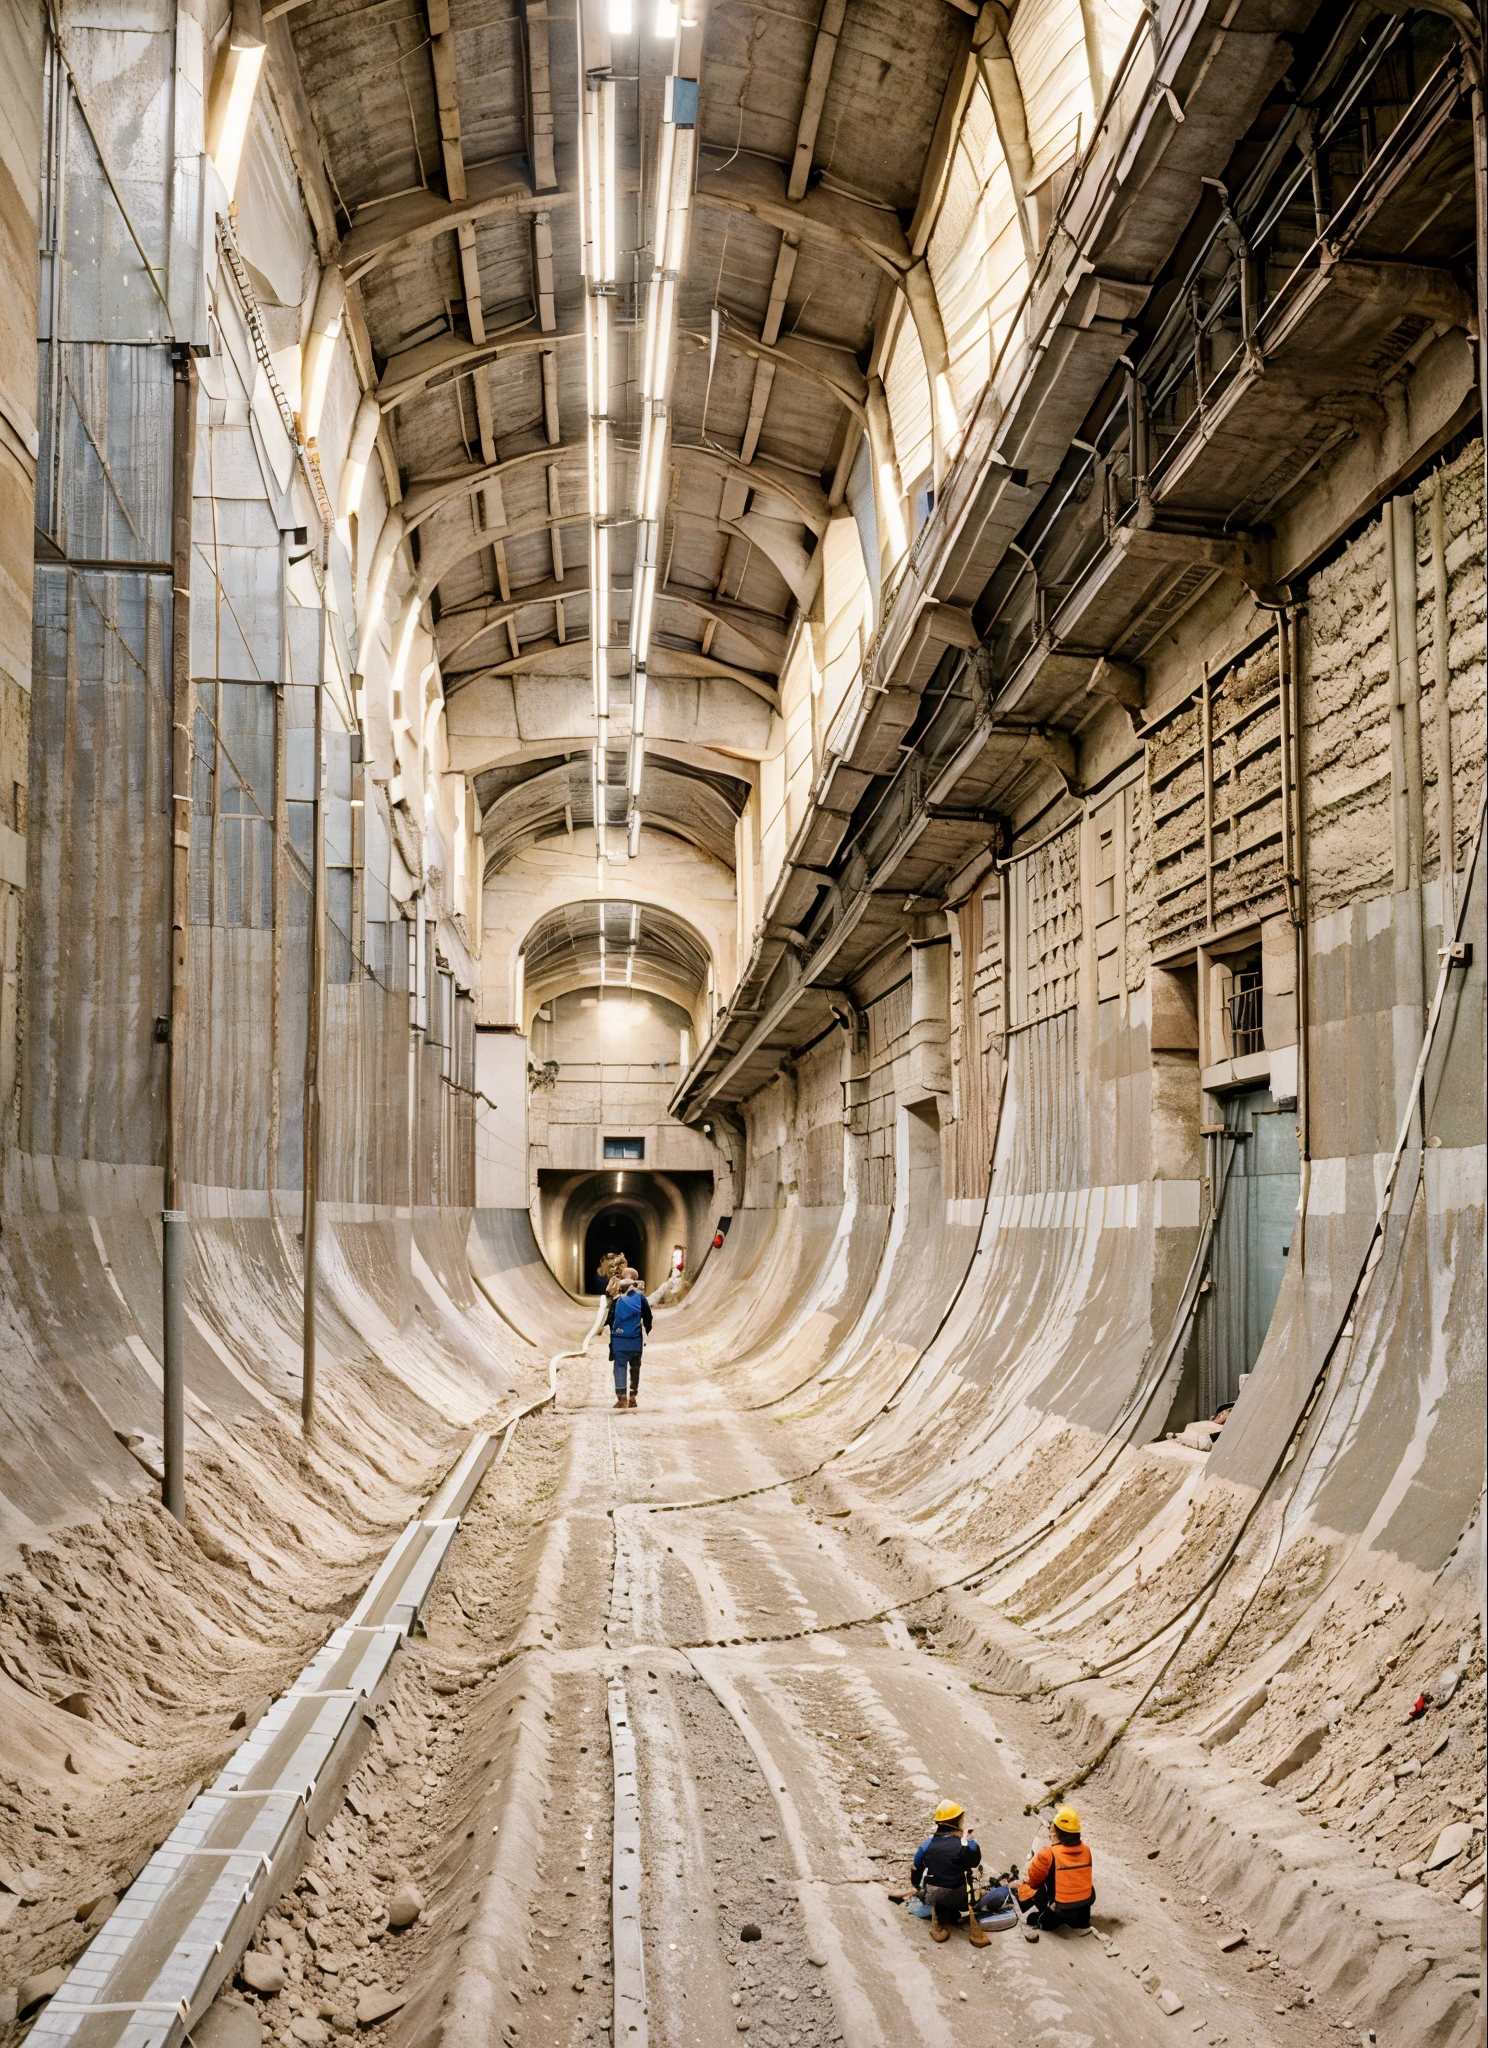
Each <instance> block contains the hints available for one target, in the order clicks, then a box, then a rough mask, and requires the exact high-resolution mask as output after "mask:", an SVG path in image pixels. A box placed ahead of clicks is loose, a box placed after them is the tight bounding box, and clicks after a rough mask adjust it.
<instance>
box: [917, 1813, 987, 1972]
mask: <svg viewBox="0 0 1488 2048" xmlns="http://www.w3.org/2000/svg"><path fill="white" fill-rule="evenodd" d="M965 1819H966V1809H965V1808H964V1807H963V1806H961V1805H959V1804H958V1802H957V1801H956V1800H954V1799H943V1800H942V1801H941V1803H940V1805H939V1806H937V1807H936V1809H935V1833H934V1834H933V1835H927V1836H926V1837H925V1840H924V1841H923V1842H921V1844H920V1846H919V1848H918V1849H916V1851H915V1859H914V1868H913V1872H912V1875H913V1878H914V1885H915V1889H916V1891H918V1892H919V1893H920V1894H921V1896H922V1897H923V1898H924V1900H925V1903H926V1904H927V1905H928V1906H929V1908H930V1939H931V1940H932V1941H949V1939H950V1932H951V1929H952V1928H953V1927H955V1926H956V1925H958V1923H959V1922H960V1919H961V1915H962V1914H963V1913H964V1914H965V1915H966V1932H967V1934H968V1936H969V1937H970V1940H971V1945H972V1947H973V1948H984V1947H985V1946H986V1944H987V1943H988V1942H989V1941H990V1940H991V1939H992V1937H991V1935H989V1934H987V1933H985V1932H984V1931H983V1930H982V1928H980V1927H979V1926H978V1925H977V1917H976V1900H975V1895H974V1891H973V1887H974V1884H975V1874H976V1872H977V1871H978V1870H980V1869H981V1866H982V1852H981V1850H980V1849H979V1848H978V1847H977V1844H976V1839H975V1837H974V1836H973V1835H972V1833H971V1831H970V1829H967V1830H966V1832H965V1833H963V1832H962V1824H963V1822H964V1821H965Z"/></svg>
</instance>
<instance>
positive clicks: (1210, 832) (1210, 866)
mask: <svg viewBox="0 0 1488 2048" xmlns="http://www.w3.org/2000/svg"><path fill="white" fill-rule="evenodd" d="M1199 725H1200V735H1201V744H1202V746H1203V749H1204V921H1205V926H1206V929H1207V930H1209V931H1211V932H1212V931H1213V929H1214V706H1213V703H1212V701H1211V699H1210V695H1209V664H1208V662H1207V661H1206V662H1205V663H1204V680H1203V689H1202V694H1201V696H1200V699H1199Z"/></svg>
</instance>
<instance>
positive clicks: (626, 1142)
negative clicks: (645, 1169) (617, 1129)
mask: <svg viewBox="0 0 1488 2048" xmlns="http://www.w3.org/2000/svg"><path fill="white" fill-rule="evenodd" d="M604 1156H605V1158H606V1159H644V1158H645V1156H646V1141H645V1139H644V1138H606V1139H605V1141H604Z"/></svg>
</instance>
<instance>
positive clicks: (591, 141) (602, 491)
mask: <svg viewBox="0 0 1488 2048" xmlns="http://www.w3.org/2000/svg"><path fill="white" fill-rule="evenodd" d="M622 14H623V17H624V18H623V22H622V19H621V17H622ZM630 27H631V0H584V4H583V5H581V7H580V9H579V57H580V67H581V68H580V77H581V79H582V95H581V114H580V119H579V157H580V165H581V170H580V178H579V199H580V208H581V216H580V236H581V240H582V244H583V252H584V369H585V391H586V404H587V412H588V428H587V437H588V482H589V581H590V592H589V643H590V650H591V654H592V660H593V677H594V763H593V777H592V784H591V787H592V790H593V797H594V854H595V862H596V868H597V873H598V877H599V886H600V887H601V888H603V886H604V862H605V857H606V847H605V827H606V822H607V821H606V815H605V814H606V808H607V790H608V786H609V737H610V730H609V728H610V621H611V594H610V531H609V520H610V514H611V487H610V465H611V458H612V453H613V450H612V445H611V427H610V355H611V343H612V338H613V334H612V329H613V305H614V297H615V277H616V260H617V234H616V215H617V207H618V197H619V187H618V179H617V170H616V161H615V156H616V151H615V143H616V122H617V108H616V104H615V80H614V77H613V75H612V72H611V69H610V36H611V34H612V33H615V34H627V33H629V29H630Z"/></svg>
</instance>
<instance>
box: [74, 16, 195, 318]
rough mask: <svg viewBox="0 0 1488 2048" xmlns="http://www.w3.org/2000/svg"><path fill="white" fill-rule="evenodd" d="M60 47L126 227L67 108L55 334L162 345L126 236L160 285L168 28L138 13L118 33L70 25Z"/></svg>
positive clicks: (165, 221)
mask: <svg viewBox="0 0 1488 2048" xmlns="http://www.w3.org/2000/svg"><path fill="white" fill-rule="evenodd" d="M150 12H154V10H150ZM67 48H68V58H69V61H70V62H71V65H72V68H73V71H74V72H75V73H76V75H77V79H78V84H79V86H80V88H81V90H82V92H83V95H84V97H85V99H86V101H87V104H88V111H89V115H90V117H91V119H92V120H93V121H94V122H96V123H98V124H99V131H100V133H102V134H104V135H105V136H107V138H108V146H109V171H110V173H111V174H112V177H113V181H114V184H115V185H116V187H117V188H118V191H119V194H120V196H121V197H122V199H123V201H124V204H125V205H126V206H127V207H128V208H129V222H128V224H126V222H125V219H124V216H123V214H122V213H121V212H120V210H119V202H118V200H117V199H115V197H114V195H113V193H112V192H111V191H110V190H109V187H108V183H107V181H106V180H105V178H104V176H103V173H102V169H101V167H100V165H99V161H98V154H97V151H96V150H95V149H94V146H93V141H92V137H91V136H90V135H89V133H88V129H87V126H86V124H85V123H84V122H83V121H82V119H81V118H80V117H79V115H78V113H77V109H76V107H75V106H74V107H72V108H71V109H70V118H69V120H68V122H67V129H66V144H65V147H66V155H65V158H64V170H63V180H64V185H65V193H64V197H63V205H62V218H63V223H64V237H65V239H64V244H63V247H64V252H65V253H64V260H63V264H62V276H61V306H60V308H59V318H58V323H57V331H58V333H59V334H60V335H61V336H62V337H63V338H64V339H65V340H67V341H156V342H164V341H168V340H169V339H170V323H169V319H168V317H167V314H166V309H165V306H164V305H163V304H162V302H161V298H160V295H159V293H158V292H157V291H156V289H155V287H154V285H153V284H152V283H151V282H150V278H149V276H148V274H147V272H146V270H145V267H144V264H143V262H142V261H141V258H140V252H139V249H138V248H137V247H136V246H135V239H134V237H135V236H136V235H137V236H138V237H139V241H140V243H141V244H142V245H143V247H144V249H145V252H146V254H147V255H148V256H149V259H150V262H151V264H152V265H153V266H154V269H155V272H156V275H157V276H158V277H159V278H161V279H164V278H165V276H166V273H167V266H168V262H169V253H170V233H169V230H170V223H169V205H170V194H171V185H172V179H171V169H172V165H171V156H170V138H171V132H172V126H173V124H172V121H171V94H172V85H173V73H174V64H175V36H174V31H173V23H172V21H171V19H170V16H169V14H168V13H167V12H166V11H165V10H164V9H162V10H160V11H159V12H158V13H156V14H155V16H154V19H153V20H152V19H150V17H149V13H146V12H145V11H144V10H141V14H140V15H139V16H137V17H136V20H135V22H134V23H133V24H132V25H131V26H130V27H128V28H113V27H110V28H103V27H100V26H98V25H97V24H96V23H91V22H88V23H85V22H78V21H76V20H74V21H73V22H72V24H71V26H70V28H69V31H68V45H67ZM131 228H132V229H133V233H132V234H131V232H130V230H131Z"/></svg>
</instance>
